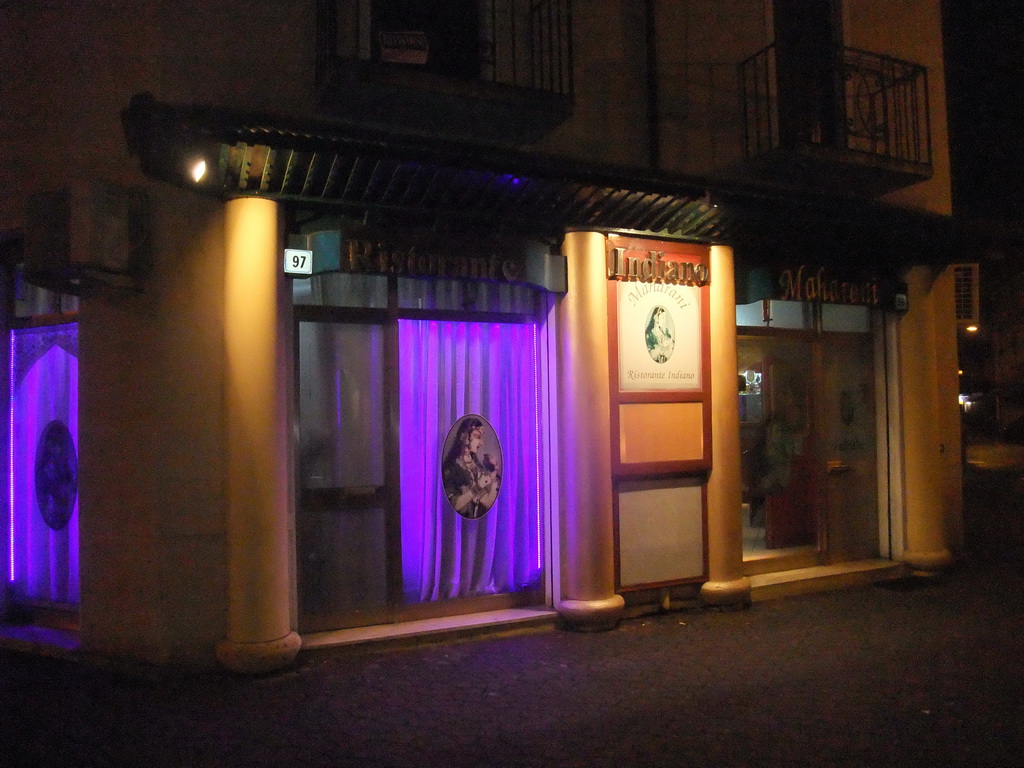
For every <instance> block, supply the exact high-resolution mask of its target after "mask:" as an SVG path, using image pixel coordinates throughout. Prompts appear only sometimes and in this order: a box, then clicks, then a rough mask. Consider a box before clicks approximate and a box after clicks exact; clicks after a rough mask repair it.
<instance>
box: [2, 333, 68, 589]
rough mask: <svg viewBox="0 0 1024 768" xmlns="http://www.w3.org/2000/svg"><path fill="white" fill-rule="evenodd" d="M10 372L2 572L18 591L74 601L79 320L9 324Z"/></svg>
mask: <svg viewBox="0 0 1024 768" xmlns="http://www.w3.org/2000/svg"><path fill="white" fill-rule="evenodd" d="M10 376H11V387H12V388H11V402H10V414H9V417H10V419H11V428H12V434H11V446H10V447H11V484H12V487H11V502H12V512H11V519H10V521H9V523H10V529H11V530H10V534H9V535H11V536H12V537H13V541H12V542H11V547H10V554H11V557H12V562H11V563H10V571H11V573H10V574H8V576H9V577H13V581H14V583H15V589H16V590H17V593H18V596H19V597H21V598H23V599H27V600H39V601H44V602H52V603H62V604H76V603H78V599H79V580H78V472H77V467H78V456H77V444H78V325H77V324H74V323H72V324H67V325H58V326H44V327H41V328H27V329H24V330H15V331H12V332H11V371H10ZM54 435H57V436H58V437H61V436H63V438H64V440H63V441H61V440H57V441H56V442H54V441H53V440H52V439H51V438H52V437H53V436H54ZM67 441H70V443H68V442H67ZM62 442H63V444H62Z"/></svg>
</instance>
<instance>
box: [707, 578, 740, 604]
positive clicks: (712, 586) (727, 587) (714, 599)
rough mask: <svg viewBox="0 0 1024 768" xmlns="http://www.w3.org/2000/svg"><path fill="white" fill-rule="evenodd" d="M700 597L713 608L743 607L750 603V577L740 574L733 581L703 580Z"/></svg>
mask: <svg viewBox="0 0 1024 768" xmlns="http://www.w3.org/2000/svg"><path fill="white" fill-rule="evenodd" d="M700 598H701V600H703V601H704V604H705V605H707V606H711V607H713V608H743V607H746V606H748V605H750V579H748V578H747V577H746V576H741V577H740V578H738V579H734V580H733V581H705V582H704V583H703V584H701V587H700Z"/></svg>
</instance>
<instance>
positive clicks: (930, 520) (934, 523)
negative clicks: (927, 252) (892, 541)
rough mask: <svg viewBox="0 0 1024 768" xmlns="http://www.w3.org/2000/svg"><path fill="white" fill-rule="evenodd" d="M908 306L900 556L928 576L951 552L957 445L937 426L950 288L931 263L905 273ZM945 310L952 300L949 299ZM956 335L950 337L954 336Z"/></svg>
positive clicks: (902, 325)
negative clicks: (950, 475) (951, 480)
mask: <svg viewBox="0 0 1024 768" xmlns="http://www.w3.org/2000/svg"><path fill="white" fill-rule="evenodd" d="M907 288H908V298H909V301H910V309H909V310H908V312H907V313H906V314H905V315H904V316H903V317H902V318H901V319H900V321H899V326H898V327H899V348H900V365H901V368H902V370H901V372H900V381H901V382H902V388H903V392H902V402H901V405H902V410H903V446H904V459H903V464H904V489H905V494H906V496H905V501H904V509H905V515H906V528H905V530H906V549H905V550H904V552H903V555H902V559H903V560H904V562H906V563H908V564H909V565H910V566H911V567H912V568H913V569H914V570H915V571H917V572H918V573H920V574H923V575H931V574H936V573H939V572H941V571H942V570H944V569H946V568H948V567H949V566H950V565H951V564H952V562H953V556H952V553H951V552H950V550H949V548H948V545H947V538H946V526H945V517H946V499H945V495H946V482H945V476H944V475H945V472H944V464H945V463H946V462H945V460H946V453H947V452H949V451H955V452H956V453H957V456H959V451H960V446H959V444H957V445H952V444H949V442H948V440H947V439H946V435H945V433H944V430H943V428H942V426H943V424H945V423H947V422H948V419H947V418H945V417H944V412H943V408H944V406H946V405H949V406H950V407H955V405H956V404H955V403H952V404H946V403H943V402H941V401H940V395H939V393H940V392H942V391H944V390H946V389H948V388H947V387H940V382H941V381H942V372H941V371H940V370H939V365H940V363H942V362H945V363H946V364H948V359H947V358H948V355H947V354H946V353H945V351H944V350H943V349H942V348H941V346H942V340H943V339H944V338H945V337H946V336H947V335H948V334H942V333H940V332H939V331H940V326H939V323H941V322H944V321H945V322H953V317H952V316H950V317H948V318H944V317H943V316H942V312H941V311H940V310H941V307H942V303H943V302H942V299H943V293H944V291H950V290H952V285H951V284H949V285H947V284H946V283H944V282H943V281H941V280H936V278H935V275H934V273H933V271H932V269H931V268H930V267H913V268H912V269H911V270H910V272H909V273H908V274H907ZM949 306H950V311H952V304H951V303H950V305H949ZM954 338H955V337H954Z"/></svg>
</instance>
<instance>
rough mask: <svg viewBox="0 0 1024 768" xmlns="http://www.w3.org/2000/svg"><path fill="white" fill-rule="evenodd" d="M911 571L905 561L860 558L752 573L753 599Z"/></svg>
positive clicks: (889, 577)
mask: <svg viewBox="0 0 1024 768" xmlns="http://www.w3.org/2000/svg"><path fill="white" fill-rule="evenodd" d="M909 575H910V569H909V567H908V566H907V565H906V564H905V563H901V562H896V561H894V560H858V561H856V562H852V563H836V564H834V565H817V566H812V567H810V568H796V569H794V570H791V571H778V572H777V573H763V574H759V575H757V576H751V577H750V599H751V600H752V601H753V602H758V601H761V600H774V599H776V598H779V597H790V596H793V595H806V594H810V593H812V592H825V591H828V590H833V589H843V588H845V587H854V586H860V585H863V584H871V583H874V582H877V581H889V580H892V579H900V578H904V577H906V576H909Z"/></svg>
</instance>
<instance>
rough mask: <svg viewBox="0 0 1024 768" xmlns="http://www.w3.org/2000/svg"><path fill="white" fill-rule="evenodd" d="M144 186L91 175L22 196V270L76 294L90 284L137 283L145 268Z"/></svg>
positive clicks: (34, 279) (147, 250)
mask: <svg viewBox="0 0 1024 768" xmlns="http://www.w3.org/2000/svg"><path fill="white" fill-rule="evenodd" d="M149 229H150V228H149V222H148V198H147V196H146V193H145V190H143V189H141V188H136V187H125V186H119V185H116V184H110V183H106V182H101V181H92V182H88V183H83V184H77V185H75V186H69V187H66V188H64V189H60V190H57V191H51V192H40V193H36V194H33V195H30V196H29V197H28V200H27V203H26V209H25V250H24V276H25V279H26V280H27V281H28V282H30V283H32V284H33V285H39V286H42V287H44V288H49V289H51V290H56V291H59V292H61V293H70V294H80V293H81V292H82V290H83V289H84V288H86V287H88V286H89V285H90V284H95V285H109V286H115V287H121V288H134V289H138V288H139V287H141V282H142V280H143V279H144V278H145V276H146V274H147V273H148V272H149V269H150V266H151V253H150V242H149Z"/></svg>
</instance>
